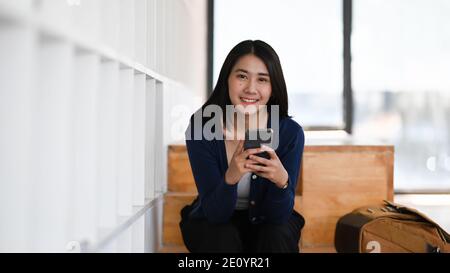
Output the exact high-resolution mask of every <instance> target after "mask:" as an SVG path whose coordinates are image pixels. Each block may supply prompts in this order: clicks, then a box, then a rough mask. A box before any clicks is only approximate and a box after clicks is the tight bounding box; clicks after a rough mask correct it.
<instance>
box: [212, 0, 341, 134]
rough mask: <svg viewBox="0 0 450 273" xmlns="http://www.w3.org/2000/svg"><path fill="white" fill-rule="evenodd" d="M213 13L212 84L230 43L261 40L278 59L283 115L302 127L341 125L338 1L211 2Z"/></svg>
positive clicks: (251, 0) (252, 0)
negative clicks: (285, 98)
mask: <svg viewBox="0 0 450 273" xmlns="http://www.w3.org/2000/svg"><path fill="white" fill-rule="evenodd" d="M213 12H214V15H213V16H214V41H213V52H214V56H213V85H215V83H216V81H217V78H218V74H219V71H220V68H221V66H222V64H223V61H224V60H225V57H226V54H227V53H228V52H229V51H230V50H231V48H232V47H233V46H234V45H236V44H237V43H238V42H240V41H242V40H247V39H253V40H255V39H259V40H263V41H265V42H267V43H269V44H270V45H271V46H272V47H274V49H275V50H276V51H277V53H278V55H279V57H280V60H281V65H282V67H283V72H284V76H285V80H286V84H287V89H288V95H289V103H290V104H289V114H290V115H292V116H293V117H294V119H295V120H296V121H297V122H299V123H300V124H301V125H302V126H303V127H305V128H308V127H332V128H336V129H338V128H344V124H343V123H344V122H343V107H342V105H343V95H342V94H343V93H342V92H343V57H342V52H343V38H342V36H343V35H342V29H343V24H342V2H341V1H336V0H317V1H310V0H283V1H271V0H246V1H239V0H215V1H214V11H213Z"/></svg>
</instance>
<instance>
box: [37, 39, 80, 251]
mask: <svg viewBox="0 0 450 273" xmlns="http://www.w3.org/2000/svg"><path fill="white" fill-rule="evenodd" d="M72 61H73V49H72V47H71V46H70V45H68V44H66V43H64V42H60V41H56V40H49V39H46V38H42V40H41V41H40V48H39V52H38V64H37V69H38V71H37V90H36V93H35V94H34V96H33V103H34V106H33V118H32V130H33V132H32V136H33V137H32V140H31V147H32V148H31V150H32V156H31V163H32V164H31V165H32V172H31V174H32V178H33V181H34V184H33V198H32V202H33V214H32V216H33V217H32V225H31V226H30V227H29V228H30V229H31V230H32V233H33V248H32V250H33V251H39V252H40V251H45V252H47V251H51V252H53V251H56V252H59V251H65V247H66V244H67V241H66V240H67V228H68V227H67V223H68V215H67V213H68V188H69V185H70V179H71V177H70V173H69V170H70V166H69V165H70V158H71V156H72V151H71V144H72V142H71V136H70V133H69V124H70V123H69V121H70V118H69V112H70V97H71V93H70V91H71V75H72Z"/></svg>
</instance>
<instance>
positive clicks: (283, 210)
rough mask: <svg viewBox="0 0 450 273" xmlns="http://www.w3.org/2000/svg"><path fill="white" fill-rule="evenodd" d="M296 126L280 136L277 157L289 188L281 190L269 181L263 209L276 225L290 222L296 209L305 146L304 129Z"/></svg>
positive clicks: (269, 219) (267, 217) (268, 219)
mask: <svg viewBox="0 0 450 273" xmlns="http://www.w3.org/2000/svg"><path fill="white" fill-rule="evenodd" d="M294 124H295V125H296V126H290V128H288V129H286V130H285V132H283V134H280V135H282V136H283V137H282V138H280V147H279V149H277V150H278V151H277V156H278V157H279V158H280V161H281V163H282V164H283V166H284V168H285V169H286V171H287V173H288V176H289V179H288V183H289V184H288V187H287V188H286V189H280V188H279V187H277V186H276V185H275V184H274V183H272V182H271V181H267V183H268V184H269V185H268V192H267V194H266V197H265V200H264V206H263V209H264V211H265V214H266V220H267V222H270V223H274V224H281V223H285V222H286V221H288V219H289V217H290V216H291V214H292V211H293V209H294V201H295V189H296V187H297V180H298V175H299V172H300V163H301V159H302V155H303V148H304V144H305V136H304V133H303V129H302V127H300V125H298V124H297V123H295V122H294ZM281 145H282V146H281Z"/></svg>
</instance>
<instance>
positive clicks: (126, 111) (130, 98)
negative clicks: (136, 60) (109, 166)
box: [117, 68, 134, 216]
mask: <svg viewBox="0 0 450 273" xmlns="http://www.w3.org/2000/svg"><path fill="white" fill-rule="evenodd" d="M119 73H120V74H119V75H120V85H119V100H118V101H119V108H118V114H119V116H118V119H117V122H118V137H119V142H118V145H119V146H118V165H117V172H118V173H117V212H118V215H120V216H127V215H131V212H132V196H133V103H134V88H133V81H134V70H133V69H129V68H125V69H121V70H120V72H119Z"/></svg>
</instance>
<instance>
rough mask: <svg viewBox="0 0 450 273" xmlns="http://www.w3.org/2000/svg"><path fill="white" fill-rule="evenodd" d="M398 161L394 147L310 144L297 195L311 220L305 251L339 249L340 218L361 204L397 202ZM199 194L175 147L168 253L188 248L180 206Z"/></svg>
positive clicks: (167, 200)
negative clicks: (336, 240) (337, 230)
mask: <svg viewBox="0 0 450 273" xmlns="http://www.w3.org/2000/svg"><path fill="white" fill-rule="evenodd" d="M393 162H394V147H393V146H386V145H344V144H337V145H308V144H307V145H306V146H305V150H304V153H303V160H302V166H301V174H300V176H299V181H298V187H297V190H296V194H297V195H296V198H295V210H297V211H298V212H300V213H301V214H302V215H303V216H304V217H305V220H306V225H305V227H304V229H303V231H302V236H301V242H300V248H301V249H302V252H334V231H335V226H336V222H337V220H338V219H339V217H341V216H342V215H344V214H346V213H348V212H350V211H352V210H353V209H355V208H357V207H360V206H364V205H367V204H371V203H378V202H380V201H381V200H383V199H387V200H393ZM196 195H197V189H196V187H195V182H194V178H193V175H192V172H191V168H190V164H189V159H188V155H187V151H186V147H185V145H170V146H169V149H168V192H167V193H166V194H165V197H164V212H163V246H164V248H163V250H162V251H163V252H176V251H177V250H178V251H182V252H184V251H186V249H185V248H184V244H183V240H182V237H181V233H180V229H179V226H178V223H179V221H180V210H181V208H182V207H183V206H185V205H186V204H188V203H190V202H192V200H193V199H194V198H195V197H196Z"/></svg>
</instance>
